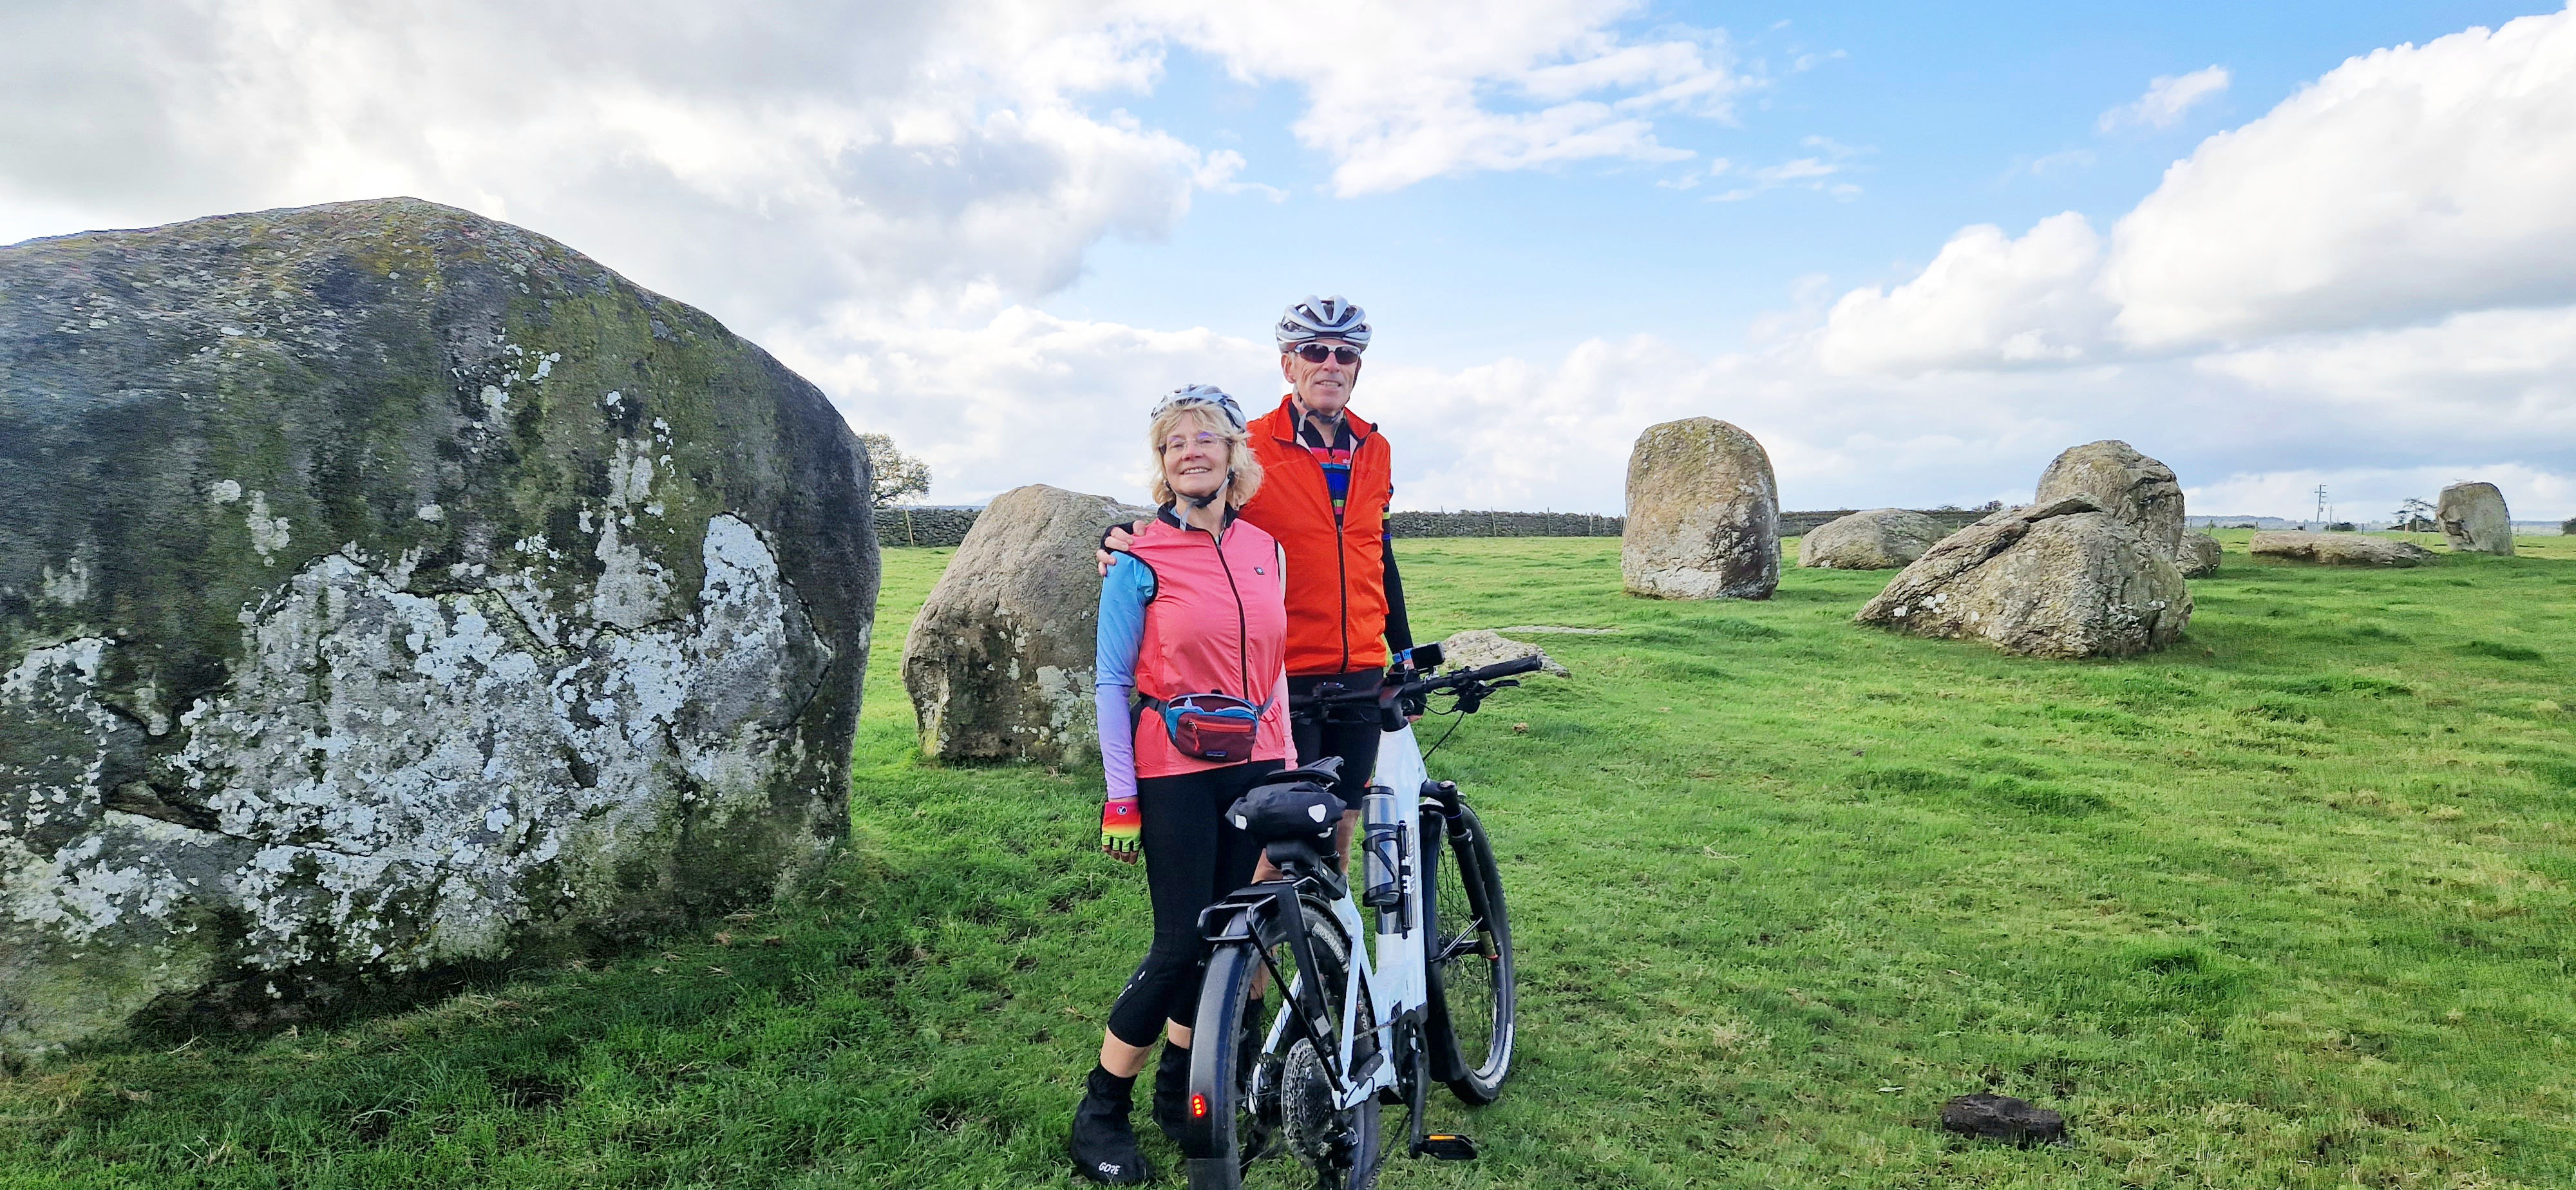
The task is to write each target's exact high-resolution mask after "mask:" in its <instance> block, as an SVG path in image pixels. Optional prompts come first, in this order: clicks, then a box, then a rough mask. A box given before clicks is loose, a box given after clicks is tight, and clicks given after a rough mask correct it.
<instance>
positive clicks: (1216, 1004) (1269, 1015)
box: [1189, 904, 1381, 1190]
mask: <svg viewBox="0 0 2576 1190" xmlns="http://www.w3.org/2000/svg"><path fill="white" fill-rule="evenodd" d="M1301 908H1302V910H1303V912H1304V914H1305V927H1306V936H1307V939H1308V940H1309V942H1310V943H1311V948H1310V949H1311V950H1312V952H1313V954H1314V957H1315V964H1316V969H1315V970H1312V971H1307V970H1302V969H1300V967H1299V966H1298V963H1297V956H1296V954H1295V953H1294V951H1293V950H1292V949H1291V948H1290V947H1289V945H1288V939H1287V930H1286V928H1285V926H1284V925H1281V924H1279V923H1276V922H1269V923H1264V924H1263V926H1262V927H1261V929H1260V931H1259V934H1258V937H1257V938H1256V939H1255V940H1254V941H1251V942H1234V943H1228V944H1225V945H1221V946H1219V947H1217V948H1216V952H1215V953H1214V954H1212V955H1210V956H1209V958H1208V969H1207V979H1206V982H1205V983H1204V984H1203V985H1202V987H1201V990H1200V992H1199V1010H1198V1017H1197V1024H1196V1025H1195V1026H1194V1031H1193V1035H1192V1044H1191V1047H1190V1050H1191V1062H1192V1064H1193V1066H1194V1067H1195V1066H1196V1065H1197V1064H1198V1063H1203V1062H1204V1063H1214V1067H1213V1070H1212V1071H1211V1072H1210V1074H1211V1076H1210V1077H1206V1078H1201V1077H1199V1075H1200V1071H1198V1070H1196V1069H1193V1071H1192V1072H1191V1073H1192V1077H1191V1079H1190V1085H1191V1086H1192V1087H1193V1088H1196V1087H1202V1086H1206V1087H1212V1088H1214V1090H1213V1091H1212V1092H1211V1093H1210V1094H1209V1095H1208V1102H1207V1104H1206V1109H1207V1120H1208V1139H1209V1144H1208V1148H1207V1151H1206V1152H1205V1154H1204V1155H1203V1156H1194V1157H1193V1158H1192V1159H1191V1161H1190V1163H1189V1170H1190V1187H1191V1190H1272V1188H1276V1190H1288V1188H1290V1187H1295V1188H1297V1190H1311V1188H1313V1187H1318V1186H1321V1187H1325V1188H1327V1190H1369V1187H1370V1186H1372V1185H1374V1184H1375V1183H1376V1181H1377V1166H1378V1160H1379V1157H1380V1155H1381V1154H1380V1153H1379V1134H1378V1101H1377V1097H1376V1096H1374V1095H1372V1096H1368V1097H1365V1098H1363V1099H1362V1100H1361V1101H1360V1103H1359V1105H1358V1106H1356V1107H1352V1108H1348V1109H1339V1108H1336V1107H1334V1105H1333V1102H1332V1096H1331V1094H1330V1092H1329V1090H1328V1089H1327V1083H1326V1080H1325V1076H1324V1073H1323V1072H1324V1068H1325V1064H1326V1063H1327V1062H1328V1061H1330V1060H1331V1059H1330V1057H1329V1055H1331V1054H1333V1052H1334V1051H1335V1049H1336V1048H1337V1047H1338V1045H1339V1038H1340V1034H1341V1031H1342V1015H1343V999H1344V995H1343V993H1344V989H1345V988H1346V986H1347V981H1348V979H1349V975H1350V940H1349V939H1348V938H1346V937H1344V936H1343V934H1342V930H1341V926H1340V925H1338V924H1337V923H1335V922H1334V920H1333V918H1332V915H1331V914H1330V913H1328V912H1326V911H1325V910H1324V909H1323V908H1322V907H1320V906H1317V905H1313V904H1303V905H1301ZM1265 953H1266V954H1267V955H1268V956H1269V958H1270V963H1271V964H1275V965H1276V967H1277V970H1278V972H1279V975H1280V976H1281V977H1282V978H1284V979H1286V980H1287V981H1288V982H1289V983H1291V984H1292V985H1294V986H1295V989H1296V995H1297V996H1298V997H1299V998H1301V999H1303V1000H1304V1001H1305V1007H1306V1010H1307V1012H1308V1014H1309V1019H1311V1020H1315V1021H1317V1022H1319V1027H1320V1028H1321V1029H1323V1031H1324V1037H1325V1044H1324V1045H1323V1046H1321V1047H1318V1046H1317V1045H1316V1044H1315V1043H1314V1041H1313V1040H1312V1039H1310V1038H1309V1037H1308V1036H1307V1035H1306V1033H1305V1032H1304V1031H1303V1030H1301V1029H1299V1028H1298V1027H1297V1026H1296V1025H1295V1023H1294V1022H1290V1021H1283V1020H1282V1019H1281V1018H1282V1016H1283V1015H1284V1014H1286V1013H1287V1012H1289V1011H1290V1004H1289V997H1288V996H1287V995H1286V994H1283V993H1282V992H1281V991H1280V989H1279V987H1278V986H1277V982H1276V981H1274V980H1272V979H1271V978H1270V975H1269V972H1270V969H1271V968H1270V966H1269V965H1266V964H1264V963H1263V961H1262V957H1263V955H1264V954H1265ZM1357 1011H1358V1013H1359V1015H1358V1017H1357V1018H1356V1019H1355V1020H1354V1021H1353V1024H1352V1029H1353V1031H1354V1032H1355V1033H1358V1035H1359V1043H1358V1044H1357V1046H1356V1047H1355V1052H1354V1054H1353V1059H1352V1062H1353V1065H1354V1066H1356V1067H1365V1066H1367V1065H1368V1064H1369V1059H1370V1058H1371V1057H1373V1056H1375V1054H1376V1050H1377V1047H1376V1043H1375V1038H1374V1035H1373V1034H1370V1033H1368V1032H1366V1030H1368V1029H1369V1028H1370V1026H1371V1025H1372V1024H1373V1023H1374V1022H1373V1020H1372V1018H1371V1009H1370V1006H1369V1004H1368V1002H1367V997H1366V996H1362V997H1361V998H1360V1003H1359V1004H1358V1005H1357ZM1191 1110H1193V1111H1195V1110H1196V1106H1195V1105H1193V1107H1192V1108H1191Z"/></svg>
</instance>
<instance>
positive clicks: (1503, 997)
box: [1422, 803, 1517, 1104]
mask: <svg viewBox="0 0 2576 1190" xmlns="http://www.w3.org/2000/svg"><path fill="white" fill-rule="evenodd" d="M1455 810H1456V812H1455V814H1454V815H1453V814H1449V813H1445V812H1444V813H1440V814H1434V813H1433V812H1432V811H1431V809H1430V807H1429V806H1427V805H1426V806H1425V807H1424V812H1423V834H1424V836H1425V841H1426V842H1429V843H1430V844H1431V846H1428V847H1425V848H1424V849H1423V853H1422V863H1423V867H1424V869H1425V872H1426V875H1428V876H1429V877H1430V879H1429V880H1428V881H1427V884H1426V887H1427V889H1428V891H1429V896H1427V897H1426V898H1425V902H1426V903H1425V904H1424V905H1423V919H1424V922H1425V923H1426V925H1427V927H1428V928H1426V929H1425V930H1423V946H1424V948H1425V950H1426V951H1427V953H1426V954H1425V956H1424V957H1425V959H1426V962H1425V964H1424V965H1425V966H1426V967H1427V968H1428V969H1429V974H1430V993H1431V1005H1430V1008H1431V1013H1430V1027H1429V1029H1428V1030H1427V1032H1428V1033H1429V1035H1430V1042H1431V1064H1432V1071H1433V1073H1434V1074H1435V1075H1436V1076H1437V1077H1438V1078H1439V1079H1440V1080H1441V1081H1443V1082H1446V1083H1448V1084H1449V1090H1450V1092H1451V1093H1452V1094H1455V1095H1456V1096H1458V1098H1460V1099H1463V1100H1466V1101H1467V1102H1469V1103H1474V1104H1487V1103H1492V1102H1493V1101H1494V1100H1495V1098H1496V1097H1498V1096H1500V1095H1501V1094H1502V1093H1503V1080H1504V1079H1507V1078H1510V1077H1511V1073H1512V1034H1513V1026H1512V1014H1513V1008H1514V1004H1515V1002H1516V998H1517V997H1516V996H1515V993H1514V990H1513V984H1512V923H1511V917H1510V914H1509V913H1508V912H1507V911H1506V910H1505V908H1504V904H1503V878H1502V873H1501V872H1500V871H1498V870H1497V869H1496V868H1495V865H1494V846H1493V843H1492V841H1491V840H1489V839H1488V838H1486V836H1485V825H1484V823H1483V822H1482V821H1481V820H1479V819H1478V818H1477V817H1476V812H1475V811H1474V810H1472V809H1470V808H1468V807H1467V806H1466V805H1465V804H1464V803H1460V804H1458V805H1457V806H1456V807H1455ZM1434 823H1438V824H1439V825H1438V828H1437V830H1436V833H1435V828H1434V826H1433V824H1434Z"/></svg>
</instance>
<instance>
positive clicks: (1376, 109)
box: [1132, 0, 1754, 197]
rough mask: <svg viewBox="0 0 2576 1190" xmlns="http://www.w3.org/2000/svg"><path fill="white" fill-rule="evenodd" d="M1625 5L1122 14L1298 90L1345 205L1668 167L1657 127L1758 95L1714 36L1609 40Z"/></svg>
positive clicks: (1670, 152) (1138, 9)
mask: <svg viewBox="0 0 2576 1190" xmlns="http://www.w3.org/2000/svg"><path fill="white" fill-rule="evenodd" d="M1637 7H1638V5H1637V4H1635V3H1633V0H1511V2H1509V3H1494V2H1491V0H1413V2H1410V3H1379V4H1350V5H1346V6H1342V7H1337V8H1336V9H1335V10H1334V15H1333V18H1332V20H1331V22H1330V35H1329V36H1323V35H1319V34H1320V33H1321V29H1320V28H1319V26H1318V25H1317V23H1316V20H1315V15H1314V12H1313V10H1310V9H1308V8H1304V7H1299V6H1294V5H1269V4H1201V3H1195V2H1190V0H1169V2H1157V0H1138V3H1137V4H1136V5H1135V6H1134V8H1133V9H1132V11H1134V12H1135V13H1137V14H1138V15H1139V18H1140V19H1143V20H1147V21H1149V22H1152V23H1153V24H1154V25H1155V26H1156V27H1158V28H1163V29H1168V30H1170V31H1171V35H1172V36H1173V37H1174V38H1175V39H1176V40H1178V41H1180V42H1181V43H1183V44H1186V45H1189V46H1191V47H1192V48H1195V49H1198V50H1201V51H1203V52H1206V53H1209V54H1212V55H1214V56H1216V57H1217V58H1218V59H1219V60H1221V61H1223V62H1224V63H1225V64H1226V67H1227V69H1228V70H1229V71H1231V72H1232V73H1233V74H1234V75H1235V77H1237V78H1241V79H1244V80H1247V81H1280V82H1288V83H1292V84H1295V85H1297V86H1299V87H1301V88H1303V89H1304V91H1305V93H1306V97H1307V108H1306V112H1305V115H1304V116H1303V117H1301V118H1300V119H1299V120H1298V121H1297V123H1296V126H1295V128H1296V134H1297V139H1298V140H1299V142H1300V143H1302V144H1304V145H1306V146H1307V147H1309V148H1312V149H1316V150H1319V151H1321V152H1323V153H1325V154H1327V155H1329V156H1330V157H1331V158H1332V159H1333V161H1334V162H1335V168H1334V171H1333V189H1334V191H1335V192H1336V193H1338V194H1340V195H1343V196H1346V197H1347V196H1351V195H1359V194H1370V193H1376V192H1381V191H1387V190H1396V189H1401V188H1403V187H1405V186H1410V185H1412V184H1414V183H1416V182H1421V181H1425V180H1428V179H1431V178H1437V177H1444V176H1451V175H1456V174H1463V173H1468V172H1473V171H1479V170H1517V169H1531V168H1538V167H1544V166H1552V165H1561V164H1565V163H1568V162H1574V161H1584V160H1592V159H1600V158H1609V159H1624V160H1633V161H1678V160H1683V159H1686V158H1688V157H1690V156H1691V153H1690V152H1689V151H1687V150H1684V149H1678V148H1674V147H1672V146H1669V145H1666V144H1663V143H1662V142H1661V141H1659V140H1658V139H1657V138H1656V135H1655V120H1656V118H1657V117H1660V116H1665V115H1684V116H1693V117H1699V118H1703V119H1717V120H1724V119H1727V118H1729V117H1730V116H1731V114H1732V110H1733V109H1732V103H1733V100H1734V98H1735V97H1736V96H1737V95H1738V94H1740V93H1741V92H1743V91H1744V90H1746V89H1747V88H1748V87H1750V86H1752V85H1754V84H1753V82H1752V80H1750V79H1749V78H1747V77H1746V76H1743V75H1740V74H1738V73H1736V72H1735V71H1733V70H1732V69H1731V55H1730V53H1729V51H1728V47H1727V44H1726V42H1725V40H1724V39H1723V37H1721V36H1720V35H1718V34H1715V33H1701V32H1694V31H1687V30H1662V31H1659V32H1658V33H1657V34H1655V35H1654V36H1653V37H1651V38H1649V39H1646V40H1635V41H1632V40H1628V39H1626V38H1624V37H1621V36H1619V35H1618V34H1616V33H1613V32H1611V31H1610V30H1611V27H1612V26H1613V25H1614V24H1616V23H1617V22H1619V21H1621V20H1623V19H1625V18H1627V17H1629V16H1631V15H1632V14H1633V13H1634V11H1635V10H1636V9H1637Z"/></svg>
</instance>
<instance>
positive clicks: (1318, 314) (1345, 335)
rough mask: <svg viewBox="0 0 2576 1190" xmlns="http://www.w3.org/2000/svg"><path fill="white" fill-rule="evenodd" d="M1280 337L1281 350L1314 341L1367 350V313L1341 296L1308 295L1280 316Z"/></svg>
mask: <svg viewBox="0 0 2576 1190" xmlns="http://www.w3.org/2000/svg"><path fill="white" fill-rule="evenodd" d="M1278 334H1279V350H1281V351H1286V350H1288V349H1289V348H1291V347H1295V346H1296V345H1298V344H1300V343H1304V342H1307V341H1308V340H1312V339H1339V340H1341V341H1343V342H1345V343H1348V344H1350V345H1351V347H1352V348H1353V349H1354V350H1359V351H1366V350H1368V341H1369V324H1368V311H1366V310H1362V309H1360V308H1359V307H1358V306H1356V305H1353V304H1351V303H1350V302H1347V301H1344V300H1342V295H1340V294H1338V293H1337V294H1334V295H1333V296H1331V297H1328V298H1319V297H1315V296H1312V295H1309V296H1308V297H1307V298H1306V300H1305V301H1302V302H1299V303H1297V304H1296V305H1293V306H1290V307H1288V311H1287V313H1284V314H1281V315H1280V316H1279V331H1278Z"/></svg>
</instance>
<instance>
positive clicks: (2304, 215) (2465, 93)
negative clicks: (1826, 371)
mask: <svg viewBox="0 0 2576 1190" xmlns="http://www.w3.org/2000/svg"><path fill="white" fill-rule="evenodd" d="M2571 95H2576V11H2562V12H2559V13H2556V14H2552V15H2548V16H2542V17H2527V18H2524V19H2522V20H2517V21H2514V22H2512V23H2511V24H2508V25H2506V26H2504V27H2503V28H2502V29H2499V30H2496V31H2494V32H2492V33H2490V32H2489V31H2487V30H2483V29H2472V30H2469V31H2467V32H2464V33H2459V34H2454V35H2452V36H2448V37H2444V38H2440V39H2438V40H2435V41H2433V42H2430V43H2427V44H2426V45H2424V46H2422V47H2414V46H2401V47H2398V48H2396V49H2391V50H2382V51H2379V52H2377V53H2374V54H2371V55H2369V56H2367V57H2363V58H2355V59H2353V60H2351V61H2349V62H2346V63H2344V64H2343V65H2342V66H2339V67H2337V68H2336V69H2334V70H2333V71H2330V72H2328V73H2327V74H2326V75H2325V76H2324V77H2323V78H2320V79H2319V80H2318V81H2317V82H2316V83H2314V84H2312V85H2310V86H2308V87H2307V88H2304V89H2303V90H2301V91H2300V92H2299V93H2298V94H2296V95H2293V96H2292V97H2290V98H2289V99H2287V100H2285V101H2283V102H2282V103H2281V105H2280V106H2279V107H2276V108H2275V109H2273V110H2272V111H2271V112H2270V113H2268V114H2266V115H2264V116H2263V117H2261V118H2260V119H2257V120H2255V121H2253V122H2252V123H2249V124H2247V125H2245V126H2244V127H2242V128H2239V129H2236V130H2234V131H2230V132H2223V133H2220V134H2218V135H2216V136H2212V137H2210V138H2209V139H2208V140H2206V141H2204V142H2202V144H2201V145H2200V146H2199V148H2198V149H2197V151H2195V152H2194V153H2193V154H2192V156H2191V157H2190V158H2189V159H2187V160H2184V161H2181V162H2178V163H2176V164H2175V165H2174V166H2173V168H2171V169H2170V170H2168V171H2167V172H2166V174H2165V177H2164V180H2163V182H2162V184H2161V185H2159V186H2158V187H2157V189H2156V190H2155V191H2154V192H2153V193H2152V194H2149V195H2148V196H2147V197H2146V198H2145V199H2144V200H2143V201H2141V202H2140V203H2139V204H2138V206H2137V207H2136V209H2134V210H2132V211H2131V212H2130V213H2129V214H2128V215H2126V216H2125V217H2123V218H2122V219H2120V220H2119V222H2118V223H2117V224H2116V225H2115V226H2114V227H2113V229H2112V232H2111V236H2110V243H2109V245H2108V247H2107V249H2106V248H2103V247H2101V246H2100V245H2099V244H2098V242H2097V241H2096V239H2095V237H2094V236H2093V234H2092V232H2091V231H2090V230H2089V228H2084V227H2082V226H2080V224H2081V222H2082V221H2081V219H2080V217H2078V216H2074V215H2072V214H2069V215H2064V216H2059V217H2057V219H2054V220H2050V221H2047V222H2044V223H2042V224H2041V225H2040V226H2039V227H2038V228H2034V229H2033V231H2032V232H2031V234H2030V235H2028V236H2025V237H2023V238H2022V239H2020V240H2008V239H2006V238H2004V237H2003V236H2002V234H2001V233H1999V232H1997V231H1996V230H1995V229H1993V228H1969V229H1966V230H1964V231H1962V232H1960V233H1959V235H1958V236H1957V237H1956V238H1954V239H1953V240H1952V241H1951V243H1950V245H1948V246H1947V247H1945V248H1944V249H1943V250H1942V253H1941V255H1940V256H1939V257H1938V258H1936V259H1935V260H1934V262H1933V264H1932V265H1931V266H1930V267H1929V268H1927V269H1926V270H1925V272H1924V273H1923V274H1922V275H1921V276H1919V277H1917V278H1915V279H1914V280H1912V281H1909V282H1907V283H1904V284H1902V285H1899V286H1897V287H1896V288H1894V289H1893V290H1890V291H1887V292H1884V293H1882V292H1880V291H1878V290H1859V291H1855V292H1854V293H1853V294H1852V295H1850V297H1848V298H1847V299H1846V301H1845V304H1844V306H1843V307H1842V308H1839V309H1838V310H1837V317H1836V319H1835V320H1834V324H1833V325H1832V326H1831V327H1829V329H1828V332H1827V333H1826V335H1825V336H1824V337H1823V339H1822V340H1821V344H1822V346H1823V348H1824V349H1825V351H1826V359H1827V360H1828V362H1829V364H1830V365H1831V366H1834V367H1836V368H1838V369H1843V370H1851V369H1873V368H1884V369H1891V370H1896V371H1904V370H1909V369H1922V368H1937V367H1978V366H2017V365H2026V364H2029V363H2033V362H2043V361H2047V360H2052V359H2054V360H2062V361H2070V362H2072V361H2096V360H2101V359H2106V358H2111V357H2113V356H2116V355H2119V354H2121V353H2122V352H2123V351H2127V352H2131V353H2136V352H2170V351H2176V350H2190V349H2206V348H2209V347H2224V346H2228V345H2249V346H2250V345H2257V344H2259V343H2261V342H2262V341H2264V340H2266V339H2268V338H2270V337H2273V336H2279V335H2285V334H2298V333H2317V332H2333V331H2343V330H2361V329H2369V328H2378V327H2402V326H2406V325H2409V324H2423V323H2429V322H2434V321H2438V320H2441V319H2444V318H2448V317H2451V316H2453V315H2456V314H2460V313H2464V312H2472V311H2478V310H2495V309H2510V308H2524V307H2540V306H2549V305H2554V304H2558V303H2563V302H2567V301H2570V300H2576V153H2571V152H2568V151H2567V146H2569V145H2571V144H2576V102H2570V100H2569V97H2570V96H2571ZM2061 221H2063V223H2062V224H2061ZM2105 314H2107V316H2108V318H2109V320H2110V321H2109V324H2108V331H2107V332H2106V331H2105V330H2104V329H2103V328H2102V327H2101V326H2099V325H2097V324H2096V320H2097V319H2098V318H2099V317H2101V316H2103V315H2105ZM2096 339H2101V340H2102V342H2100V343H2098V344H2097V343H2095V342H2094V340H2096Z"/></svg>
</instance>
